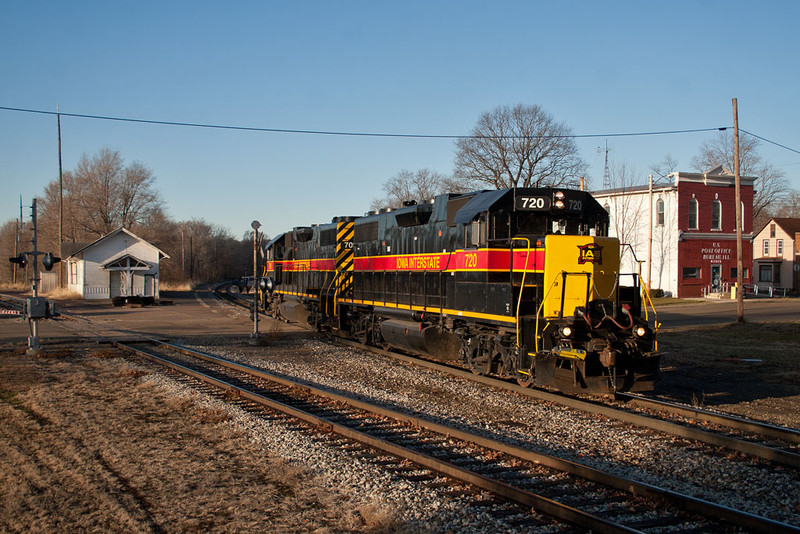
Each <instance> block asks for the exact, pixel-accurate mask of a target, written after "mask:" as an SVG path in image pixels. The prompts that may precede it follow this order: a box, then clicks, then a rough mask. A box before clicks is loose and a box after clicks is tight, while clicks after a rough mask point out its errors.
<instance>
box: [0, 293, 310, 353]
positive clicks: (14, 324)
mask: <svg viewBox="0 0 800 534" xmlns="http://www.w3.org/2000/svg"><path fill="white" fill-rule="evenodd" d="M15 296H19V297H25V296H26V295H22V294H20V295H15ZM161 297H162V300H163V301H171V305H165V306H145V307H128V306H122V307H115V306H112V305H111V303H110V302H109V301H107V300H102V301H91V300H88V301H87V300H73V301H61V302H56V308H57V310H59V311H62V312H67V313H75V314H78V315H81V316H84V317H87V318H89V319H91V320H93V321H97V322H100V323H102V324H104V325H105V326H107V327H111V328H114V329H115V330H117V331H118V332H121V333H125V332H129V333H139V334H144V335H148V336H152V337H176V336H184V337H191V336H211V337H215V338H222V337H228V336H239V337H240V336H249V335H250V334H251V333H252V332H253V323H252V322H251V321H250V318H249V315H248V313H247V312H245V311H241V310H239V309H235V308H232V307H231V306H229V305H228V304H225V303H223V302H221V301H219V300H217V299H216V298H215V297H214V296H213V295H212V294H210V293H209V292H206V291H185V292H172V293H166V294H165V293H162V296H161ZM60 322H62V321H47V320H46V321H40V322H39V336H40V337H41V338H42V344H48V343H53V342H57V341H60V340H64V339H74V338H75V337H76V335H75V334H74V333H72V331H71V330H69V329H67V328H62V327H61V326H60V324H59V323H60ZM278 327H279V328H280V329H281V333H282V334H284V335H286V334H289V333H290V332H292V333H294V332H295V331H298V332H307V331H306V330H303V329H300V328H299V327H297V326H293V325H287V324H284V323H274V322H273V321H272V320H271V319H266V318H265V319H263V320H262V321H259V332H260V333H261V334H264V335H269V334H270V333H271V330H273V329H274V328H278ZM29 335H30V331H29V328H28V323H27V321H24V320H22V319H16V318H11V317H4V318H0V343H3V342H7V343H19V342H24V341H27V338H28V336H29Z"/></svg>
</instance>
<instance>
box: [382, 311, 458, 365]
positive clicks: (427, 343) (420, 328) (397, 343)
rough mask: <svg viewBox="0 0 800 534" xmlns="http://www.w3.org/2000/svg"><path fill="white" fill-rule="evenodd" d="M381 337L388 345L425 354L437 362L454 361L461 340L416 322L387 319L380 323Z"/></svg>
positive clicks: (456, 357) (436, 328)
mask: <svg viewBox="0 0 800 534" xmlns="http://www.w3.org/2000/svg"><path fill="white" fill-rule="evenodd" d="M381 335H382V336H383V339H384V340H385V341H386V343H388V344H389V345H391V346H393V347H395V348H398V349H402V350H408V351H411V352H417V353H422V354H426V355H428V356H430V357H432V358H435V359H437V360H445V361H454V360H457V359H458V357H459V351H460V349H461V340H459V339H458V336H456V335H454V334H452V333H450V332H447V331H443V330H441V329H440V328H439V327H438V326H432V325H428V326H426V325H424V324H423V323H421V322H417V321H405V320H402V319H389V320H386V321H383V322H382V323H381Z"/></svg>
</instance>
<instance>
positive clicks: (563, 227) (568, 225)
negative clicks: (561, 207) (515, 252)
mask: <svg viewBox="0 0 800 534" xmlns="http://www.w3.org/2000/svg"><path fill="white" fill-rule="evenodd" d="M514 222H515V225H514V235H515V236H524V237H543V236H545V235H549V234H562V235H591V236H605V235H606V234H607V233H608V225H607V224H605V223H602V222H600V221H598V222H596V223H592V222H590V221H587V220H585V219H584V218H582V217H576V216H564V214H557V215H554V214H544V213H537V212H516V213H514Z"/></svg>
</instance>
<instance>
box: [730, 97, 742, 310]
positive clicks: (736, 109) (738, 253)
mask: <svg viewBox="0 0 800 534" xmlns="http://www.w3.org/2000/svg"><path fill="white" fill-rule="evenodd" d="M733 167H734V170H733V173H734V180H735V184H736V322H738V323H743V322H744V260H743V259H742V187H741V186H742V184H741V177H740V176H739V106H738V103H737V102H736V99H735V98H734V99H733Z"/></svg>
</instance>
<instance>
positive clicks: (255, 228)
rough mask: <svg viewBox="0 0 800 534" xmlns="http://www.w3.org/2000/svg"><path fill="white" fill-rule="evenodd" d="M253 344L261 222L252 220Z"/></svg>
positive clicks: (254, 337)
mask: <svg viewBox="0 0 800 534" xmlns="http://www.w3.org/2000/svg"><path fill="white" fill-rule="evenodd" d="M250 226H251V227H252V228H253V336H252V342H253V344H256V345H257V344H258V229H259V228H261V223H260V222H258V221H253V222H252V223H251V224H250Z"/></svg>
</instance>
